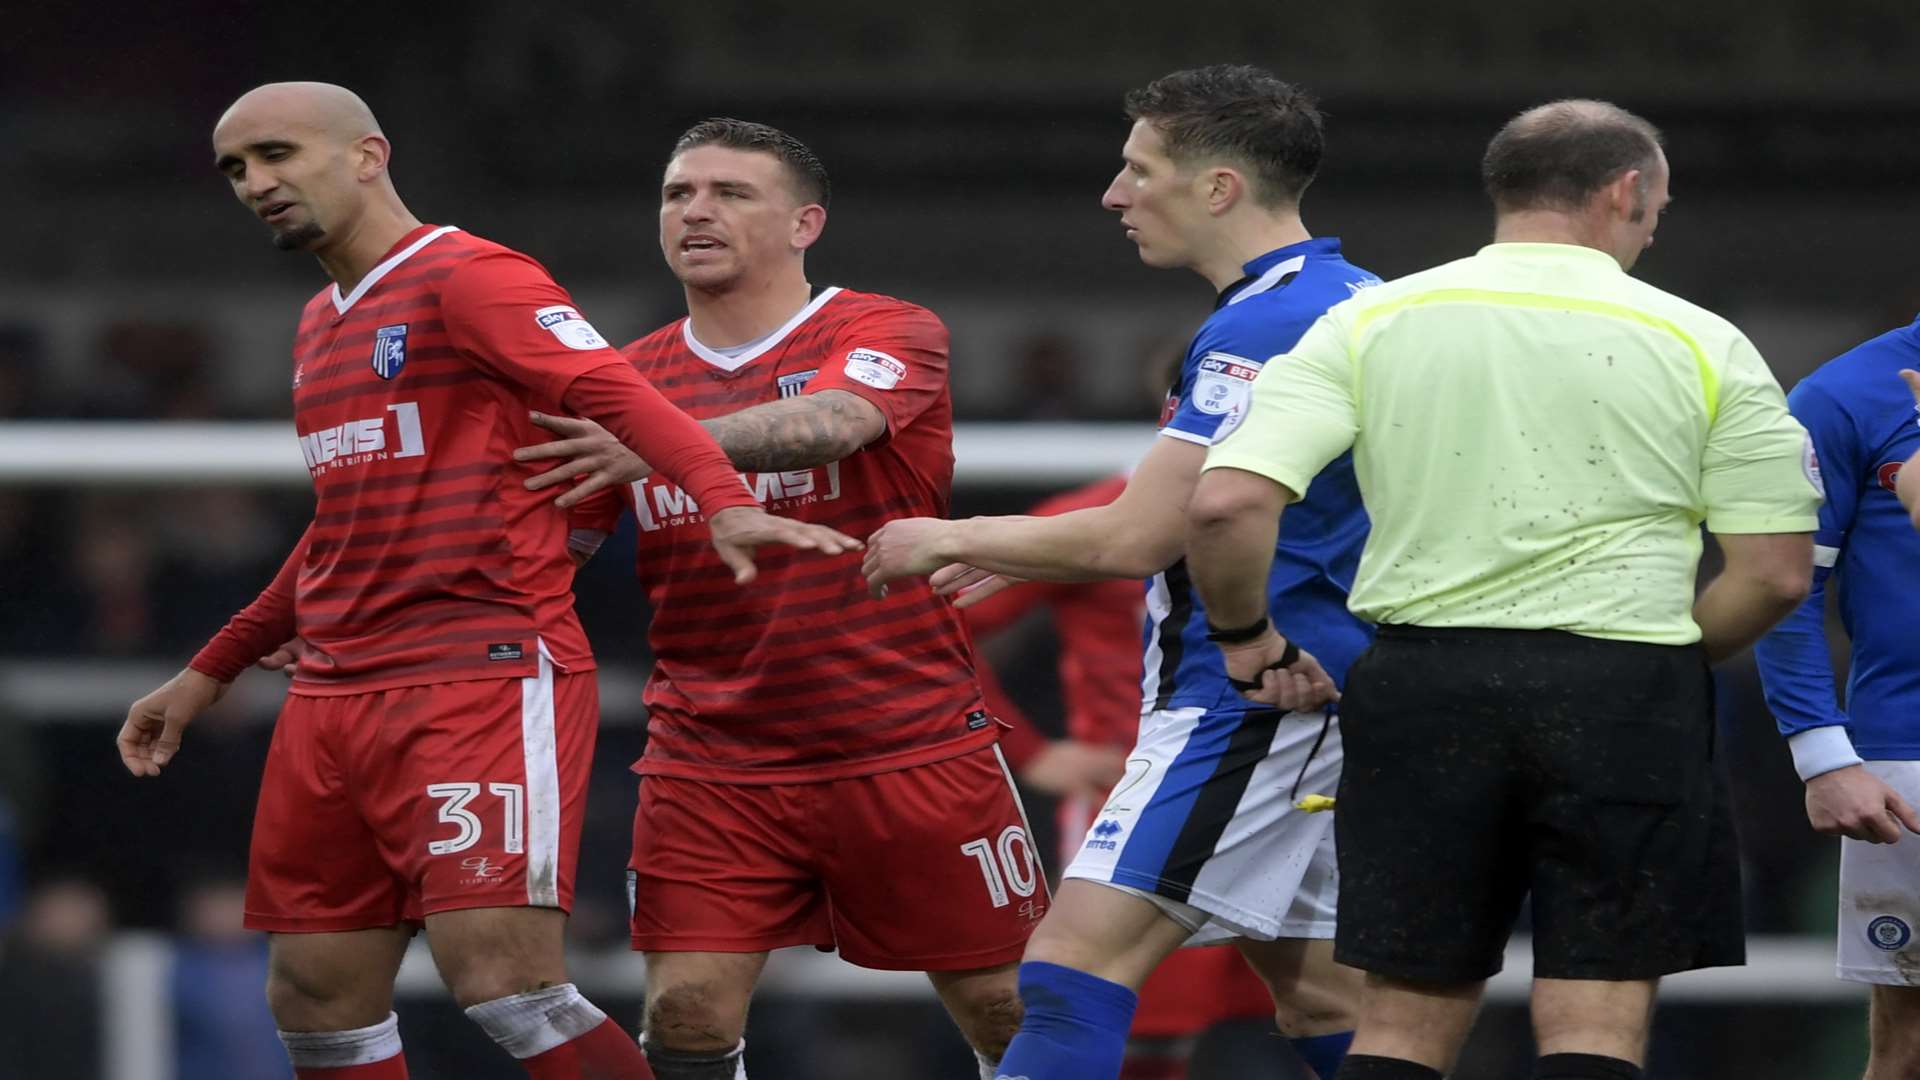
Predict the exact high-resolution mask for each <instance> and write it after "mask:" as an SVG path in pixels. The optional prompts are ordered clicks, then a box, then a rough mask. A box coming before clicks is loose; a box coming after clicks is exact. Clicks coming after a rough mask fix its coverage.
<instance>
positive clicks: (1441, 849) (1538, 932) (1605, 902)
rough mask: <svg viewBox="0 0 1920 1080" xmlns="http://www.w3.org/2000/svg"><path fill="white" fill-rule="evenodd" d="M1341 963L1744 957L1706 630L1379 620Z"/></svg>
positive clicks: (1359, 710)
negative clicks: (1660, 640)
mask: <svg viewBox="0 0 1920 1080" xmlns="http://www.w3.org/2000/svg"><path fill="white" fill-rule="evenodd" d="M1340 729H1341V733H1342V736H1343V738H1344V741H1345V745H1346V767H1345V771H1344V773H1343V774H1342V778H1341V782H1340V797H1339V798H1340V801H1339V810H1338V812H1337V813H1336V814H1335V815H1334V822H1335V829H1336V836H1337V839H1338V843H1339V851H1340V919H1339V928H1338V932H1337V937H1336V940H1335V955H1336V957H1337V958H1338V959H1339V960H1340V961H1341V962H1343V963H1346V964H1351V965H1353V966H1354V967H1358V968H1361V969H1363V970H1366V971H1369V972H1373V973H1375V974H1379V975H1387V976H1392V977H1395V978H1400V979H1405V980H1408V981H1412V982H1432V983H1460V982H1471V981H1475V980H1478V979H1484V978H1486V977H1487V976H1489V975H1492V974H1493V973H1494V972H1497V971H1499V970H1500V967H1501V961H1502V956H1503V954H1504V952H1505V947H1506V942H1507V938H1508V936H1509V935H1510V934H1511V933H1512V931H1513V926H1514V921H1515V919H1516V918H1517V917H1518V916H1519V912H1520V904H1521V901H1522V900H1524V899H1526V898H1527V896H1528V895H1529V893H1531V895H1532V900H1533V934H1534V937H1533V952H1534V973H1535V974H1536V975H1539V976H1542V977H1545V978H1553V979H1648V978H1654V977H1656V976H1660V975H1665V974H1668V973H1671V972H1676V971H1686V970H1689V969H1691V968H1701V967H1715V966H1720V965H1726V964H1739V963H1743V962H1744V961H1745V959H1746V946H1745V940H1744V935H1743V933H1742V926H1741V905H1740V865H1739V855H1738V852H1737V850H1736V848H1735V844H1734V835H1733V821H1732V818H1731V815H1730V814H1729V812H1728V808H1727V797H1726V785H1725V783H1724V781H1722V780H1721V779H1720V778H1719V777H1718V776H1717V775H1716V773H1715V772H1714V769H1713V741H1714V740H1713V693H1712V681H1711V676H1710V675H1709V674H1708V671H1707V665H1706V660H1705V656H1704V654H1703V653H1702V652H1701V651H1700V649H1699V648H1698V647H1693V646H1688V647H1674V646H1665V645H1642V644H1636V643H1631V642H1619V641H1605V640H1600V639H1597V638H1585V637H1580V636H1577V635H1574V634H1567V633H1561V632H1558V631H1531V630H1435V629H1424V628H1418V627H1392V626H1387V627H1382V628H1381V630H1380V634H1379V637H1378V638H1377V639H1376V640H1375V642H1374V644H1373V647H1372V648H1370V649H1368V650H1367V652H1366V653H1365V654H1363V655H1362V656H1361V657H1360V659H1359V660H1358V661H1356V662H1355V663H1354V665H1353V667H1352V669H1351V670H1350V671H1349V672H1348V674H1347V686H1346V692H1345V696H1344V697H1343V698H1342V700H1341V703H1340Z"/></svg>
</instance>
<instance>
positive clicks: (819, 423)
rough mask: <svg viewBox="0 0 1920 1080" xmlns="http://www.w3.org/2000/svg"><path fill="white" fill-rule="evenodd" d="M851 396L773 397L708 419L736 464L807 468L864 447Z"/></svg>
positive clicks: (762, 468)
mask: <svg viewBox="0 0 1920 1080" xmlns="http://www.w3.org/2000/svg"><path fill="white" fill-rule="evenodd" d="M848 397H850V395H848V396H842V395H840V394H837V393H821V394H809V395H806V396H804V397H798V398H789V399H787V400H785V401H770V402H768V403H766V404H765V405H756V406H754V407H753V408H751V409H743V410H741V411H740V412H737V413H733V414H731V415H728V416H721V417H717V418H715V419H712V420H707V421H704V423H705V424H706V426H707V430H708V431H709V432H711V433H712V434H713V437H714V441H716V442H718V443H719V444H720V449H722V450H725V451H726V452H727V456H728V457H729V458H731V459H733V464H734V467H735V468H738V469H743V470H746V471H748V472H779V471H782V470H785V469H806V468H811V467H813V466H815V465H825V464H826V463H828V462H830V461H839V460H840V459H841V458H843V457H846V456H847V455H848V454H851V453H853V452H854V451H855V450H858V449H860V445H861V441H862V440H861V433H860V422H859V417H858V416H857V415H856V414H855V411H854V409H855V405H854V403H853V402H852V401H850V400H848V399H847V398H848Z"/></svg>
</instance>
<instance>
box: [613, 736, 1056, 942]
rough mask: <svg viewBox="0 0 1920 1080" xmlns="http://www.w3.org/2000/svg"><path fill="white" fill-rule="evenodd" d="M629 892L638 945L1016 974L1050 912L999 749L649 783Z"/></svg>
mask: <svg viewBox="0 0 1920 1080" xmlns="http://www.w3.org/2000/svg"><path fill="white" fill-rule="evenodd" d="M627 880H628V888H629V890H630V892H631V894H632V900H633V947H634V948H636V949H639V950H642V951H647V952H762V951H765V950H768V949H778V948H784V947H786V946H789V945H812V946H815V947H816V948H819V949H823V950H829V949H838V950H839V952H840V955H841V956H842V957H844V958H845V959H847V960H848V961H851V962H852V963H855V964H858V965H860V966H861V967H868V968H882V969H887V970H898V971H972V970H975V969H978V968H987V967H997V966H999V965H1001V964H1008V963H1013V962H1016V961H1018V960H1019V959H1020V955H1021V953H1022V952H1024V951H1025V949H1026V944H1027V936H1028V935H1029V934H1031V933H1032V932H1033V927H1034V924H1036V923H1038V922H1039V921H1040V917H1041V916H1042V915H1045V914H1046V912H1047V905H1048V903H1049V901H1050V898H1049V896H1048V893H1047V882H1046V876H1045V875H1044V874H1043V873H1042V872H1041V869H1040V858H1039V854H1038V853H1037V852H1035V851H1034V849H1033V841H1032V839H1031V833H1030V832H1029V831H1028V829H1027V822H1026V814H1025V812H1024V811H1023V810H1022V809H1021V808H1020V797H1019V795H1018V794H1017V793H1016V792H1015V791H1014V787H1013V778H1012V776H1011V775H1009V774H1008V772H1007V768H1006V763H1005V761H1004V760H1003V759H1002V758H1001V757H1000V750H999V747H996V746H990V747H987V748H986V749H983V750H977V751H974V752H972V753H969V754H963V755H961V756H959V757H954V758H948V759H947V760H945V761H936V762H933V763H932V764H928V765H916V766H914V767H912V768H908V769H901V770H899V771H896V772H884V773H876V774H874V775H871V776H859V777H852V778H849V779H845V780H822V781H818V782H815V783H806V784H734V783H712V782H708V781H704V780H685V779H680V778H678V777H666V776H648V777H646V778H645V779H643V780H642V781H641V782H640V809H639V812H638V813H637V814H636V815H635V816H634V825H633V861H632V863H631V864H630V865H629V869H628V871H627Z"/></svg>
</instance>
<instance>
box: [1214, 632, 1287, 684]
mask: <svg viewBox="0 0 1920 1080" xmlns="http://www.w3.org/2000/svg"><path fill="white" fill-rule="evenodd" d="M1285 640H1286V642H1287V647H1286V648H1284V649H1281V650H1280V659H1278V660H1275V661H1274V662H1273V663H1271V664H1268V665H1267V666H1266V667H1264V668H1262V669H1260V674H1261V675H1265V674H1266V673H1267V672H1269V671H1281V670H1284V669H1286V668H1290V667H1292V666H1293V665H1294V663H1295V662H1296V661H1298V660H1299V659H1300V646H1298V645H1295V644H1294V643H1293V639H1292V638H1287V639H1285ZM1227 682H1228V684H1230V685H1231V686H1232V687H1233V688H1234V689H1235V690H1238V691H1240V692H1241V693H1243V694H1251V693H1253V692H1254V691H1255V690H1258V689H1260V679H1258V678H1254V679H1236V678H1234V677H1233V676H1231V675H1229V676H1227Z"/></svg>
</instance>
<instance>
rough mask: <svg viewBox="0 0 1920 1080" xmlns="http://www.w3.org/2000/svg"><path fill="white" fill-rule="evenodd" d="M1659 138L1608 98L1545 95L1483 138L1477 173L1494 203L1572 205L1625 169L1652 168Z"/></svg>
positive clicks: (1577, 205)
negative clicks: (1487, 140) (1483, 152)
mask: <svg viewBox="0 0 1920 1080" xmlns="http://www.w3.org/2000/svg"><path fill="white" fill-rule="evenodd" d="M1664 141H1665V140H1664V139H1663V138H1662V137H1661V135H1660V129H1659V128H1656V127H1654V126H1653V125H1652V124H1649V123H1648V122H1646V121H1645V120H1643V119H1641V118H1640V117H1638V116H1635V115H1634V114H1632V113H1630V112H1628V111H1627V110H1625V109H1623V108H1621V107H1620V106H1618V105H1614V104H1612V103H1610V102H1606V101H1592V100H1587V99H1580V98H1574V99H1569V100H1566V101H1553V102H1548V103H1547V104H1545V105H1539V106H1535V107H1534V108H1531V109H1528V110H1527V111H1526V112H1523V113H1521V114H1520V115H1518V116H1516V117H1514V118H1513V119H1512V120H1509V121H1507V125H1506V126H1505V127H1503V128H1501V129H1500V133H1499V134H1497V135H1495V136H1494V137H1493V141H1492V142H1490V143H1488V144H1487V156H1486V157H1485V158H1483V159H1481V162H1480V179H1481V181H1482V182H1483V183H1484V184H1485V185H1486V189H1487V197H1488V198H1490V199H1492V200H1493V205H1494V208H1495V209H1497V210H1502V211H1512V210H1577V209H1579V208H1580V207H1583V206H1585V205H1586V204H1587V201H1588V200H1589V199H1591V198H1593V195H1594V193H1595V192H1597V191H1599V190H1600V189H1601V188H1603V187H1605V186H1607V185H1608V184H1610V183H1612V182H1613V181H1614V180H1616V179H1618V178H1619V176H1620V174H1621V173H1623V172H1626V171H1627V170H1628V169H1639V170H1641V171H1642V172H1643V173H1645V172H1646V171H1648V170H1650V169H1652V167H1653V163H1654V160H1655V158H1657V157H1658V156H1659V154H1660V147H1661V146H1662V145H1663V143H1664Z"/></svg>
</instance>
